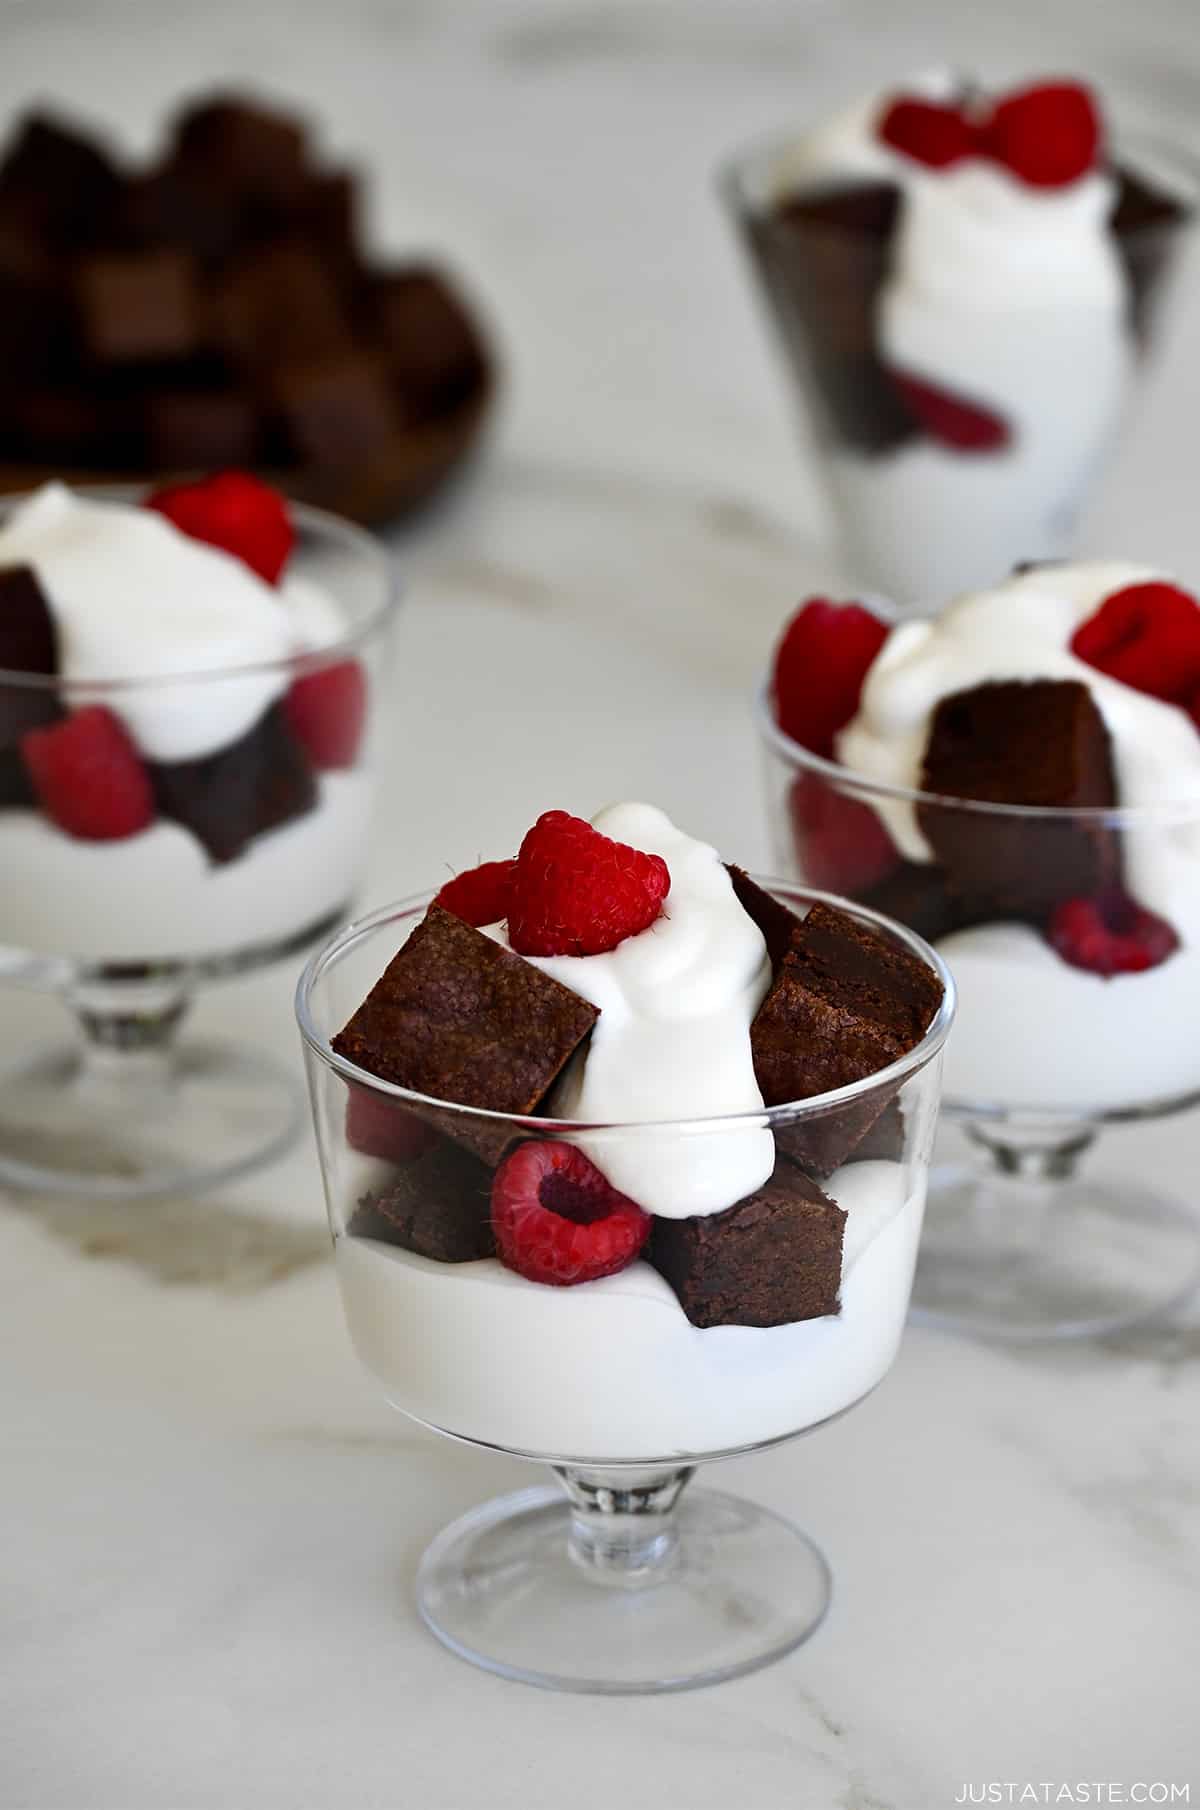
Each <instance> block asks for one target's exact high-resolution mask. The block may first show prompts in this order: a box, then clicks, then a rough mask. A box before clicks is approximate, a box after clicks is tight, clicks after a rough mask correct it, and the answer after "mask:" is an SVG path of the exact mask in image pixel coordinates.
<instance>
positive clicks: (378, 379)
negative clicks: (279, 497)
mask: <svg viewBox="0 0 1200 1810" xmlns="http://www.w3.org/2000/svg"><path fill="white" fill-rule="evenodd" d="M271 390H272V395H273V398H274V404H275V411H276V414H277V416H278V418H279V420H280V422H281V424H282V426H283V428H284V430H285V432H286V434H287V439H288V444H289V446H290V447H291V448H292V450H293V453H294V455H295V456H297V457H299V458H300V460H301V461H302V462H304V463H306V464H311V465H315V466H322V467H333V468H337V467H339V466H345V465H349V466H353V465H356V464H360V463H361V462H362V461H363V460H364V459H369V458H370V457H371V455H372V454H373V453H376V452H379V451H380V450H382V449H385V448H386V447H387V446H388V444H389V442H390V441H391V439H392V436H393V435H394V434H395V432H396V430H397V428H398V426H399V417H398V415H397V411H396V406H395V403H394V401H393V397H392V391H391V387H390V385H389V383H388V377H387V372H386V371H385V370H384V368H383V366H382V365H381V364H380V363H379V362H378V360H376V359H374V358H371V357H366V356H363V355H362V354H361V353H358V352H348V353H346V354H344V355H339V356H334V357H331V358H320V359H315V360H304V361H300V362H296V363H288V364H285V365H281V366H280V368H279V370H278V371H277V372H276V373H275V374H274V377H273V380H272V385H271Z"/></svg>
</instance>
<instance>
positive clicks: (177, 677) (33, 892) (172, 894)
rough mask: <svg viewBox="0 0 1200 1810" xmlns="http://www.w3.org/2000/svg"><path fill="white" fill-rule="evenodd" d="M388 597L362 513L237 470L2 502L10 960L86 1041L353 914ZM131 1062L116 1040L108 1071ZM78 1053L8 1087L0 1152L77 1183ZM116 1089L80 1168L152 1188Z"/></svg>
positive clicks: (2, 947)
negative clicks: (333, 512) (343, 512)
mask: <svg viewBox="0 0 1200 1810" xmlns="http://www.w3.org/2000/svg"><path fill="white" fill-rule="evenodd" d="M390 592H391V587H390V580H389V575H388V572H387V567H386V563H385V562H384V560H383V559H382V557H381V556H380V555H378V554H376V552H375V551H374V549H373V548H372V547H371V545H370V543H369V542H367V541H366V540H365V539H364V538H363V537H362V536H361V535H359V534H358V533H357V531H355V530H351V529H348V528H345V527H344V526H343V525H342V524H340V523H338V522H336V521H335V520H333V519H332V518H327V517H322V516H319V515H318V514H316V513H315V512H312V511H308V510H305V509H303V508H298V507H294V506H289V505H288V504H286V503H285V502H284V500H283V498H282V497H280V496H279V495H278V494H277V493H276V492H275V491H273V490H271V489H270V488H269V487H268V486H266V485H265V484H262V483H261V482H259V481H258V480H257V479H255V478H251V477H249V476H248V475H246V474H243V473H238V472H225V473H222V474H219V475H218V476H216V477H214V478H211V479H206V480H202V481H198V482H195V483H192V484H187V485H179V486H175V487H172V488H170V489H167V490H163V491H159V492H156V493H154V494H152V495H150V496H148V497H147V498H146V499H145V501H144V502H119V501H114V500H109V499H103V498H100V497H98V496H94V495H83V494H76V493H73V492H71V491H70V490H68V489H67V488H66V487H64V486H63V485H61V484H57V483H53V484H48V485H46V486H44V487H43V488H42V489H41V490H39V491H38V492H36V493H35V494H33V495H31V496H29V497H27V498H24V499H21V500H19V501H17V502H15V503H14V504H12V505H10V506H9V508H8V509H7V511H6V512H5V514H4V516H3V519H2V521H0V865H2V866H3V871H4V876H5V878H4V885H3V888H0V972H2V973H3V975H4V976H5V978H7V979H9V980H10V981H12V982H15V983H17V984H21V983H26V984H29V985H33V986H50V987H52V988H54V989H56V990H58V991H59V992H61V993H62V994H63V995H64V996H65V997H66V998H67V1000H68V1002H69V1003H72V1004H74V1005H76V1006H77V1007H78V1008H79V1010H80V1013H81V1016H82V1019H83V1022H84V1024H85V1027H86V1029H87V1033H88V1039H89V1043H91V1044H96V1043H98V1044H99V1045H101V1046H103V1047H104V1048H105V1049H107V1050H109V1051H111V1050H112V1049H113V1048H114V1047H115V1048H118V1049H126V1048H128V1047H130V1046H131V1045H138V1044H139V1043H141V1042H142V1041H143V1039H142V1037H141V1036H140V1035H139V1027H140V1029H141V1030H142V1031H144V1032H146V1033H147V1034H150V1033H151V1032H152V1031H154V1032H156V1033H157V1032H161V1031H163V1030H164V1029H165V1027H166V1025H167V1024H168V1023H171V1024H173V1023H174V1022H175V1021H176V1020H177V1019H178V1017H179V1014H180V1005H181V1002H182V999H183V997H184V996H185V995H186V994H187V993H188V992H189V991H190V989H191V987H192V986H193V985H194V984H196V983H197V982H198V981H201V980H205V979H211V978H214V977H216V976H218V975H220V974H221V973H224V972H232V971H235V970H238V969H241V968H248V967H253V966H257V965H259V964H261V963H263V962H266V961H268V960H271V959H274V958H276V957H278V956H279V955H284V954H287V953H288V952H289V951H291V950H293V949H297V948H299V947H301V946H302V945H303V944H304V943H305V942H307V941H309V940H311V939H312V938H313V937H315V936H317V935H319V934H320V933H321V932H322V930H324V929H327V928H328V927H329V926H330V925H331V923H332V922H334V921H336V919H337V918H338V917H339V916H341V915H342V914H343V913H344V911H345V909H346V906H347V903H348V900H349V898H350V896H351V894H352V891H353V887H354V884H355V880H356V876H357V873H358V869H359V867H360V864H361V861H362V858H363V855H364V852H365V845H366V833H367V822H368V811H369V806H370V797H371V783H370V759H369V748H368V737H367V730H368V726H369V716H370V707H371V672H372V668H373V667H374V666H375V664H376V663H377V661H378V658H379V654H380V651H381V647H382V641H383V637H384V634H385V631H386V628H387V624H388V620H389V618H390V615H391V594H390ZM119 1066H120V1065H119V1064H116V1063H114V1060H113V1059H112V1057H111V1055H109V1056H108V1057H106V1061H105V1068H106V1074H107V1075H108V1079H109V1081H110V1082H111V1081H113V1080H114V1078H115V1069H116V1068H117V1067H119ZM67 1070H68V1071H69V1073H70V1075H71V1076H72V1077H73V1079H72V1084H71V1086H69V1087H68V1086H66V1085H65V1076H66V1072H67V1071H60V1070H57V1069H54V1067H53V1065H52V1068H51V1070H50V1071H43V1070H40V1069H39V1070H38V1071H36V1073H34V1074H31V1073H30V1072H23V1073H22V1074H20V1075H17V1076H15V1077H9V1078H8V1079H7V1080H6V1081H4V1082H0V1166H3V1165H4V1164H6V1163H7V1162H8V1160H9V1158H10V1157H11V1159H12V1162H13V1164H14V1165H15V1167H14V1170H13V1179H16V1180H26V1181H28V1180H31V1179H33V1172H34V1171H35V1170H36V1169H37V1168H38V1166H39V1160H45V1161H46V1162H47V1163H48V1164H49V1167H48V1169H47V1177H48V1178H54V1179H55V1180H57V1181H58V1182H60V1183H61V1182H62V1180H63V1172H62V1171H61V1169H60V1166H59V1165H58V1164H56V1163H54V1162H52V1161H51V1160H50V1158H51V1155H52V1153H53V1150H54V1148H55V1143H54V1140H55V1139H57V1140H58V1143H57V1148H58V1150H59V1151H60V1152H61V1151H62V1150H63V1149H64V1144H63V1141H62V1140H63V1139H64V1137H66V1138H67V1140H68V1142H69V1137H70V1132H69V1126H68V1121H69V1120H70V1118H71V1113H72V1110H73V1106H72V1102H74V1104H75V1105H78V1106H80V1108H81V1109H82V1095H83V1094H84V1093H86V1092H87V1091H88V1089H87V1087H86V1086H85V1085H84V1077H83V1075H82V1073H81V1072H79V1071H78V1070H77V1067H72V1066H71V1064H70V1063H69V1062H68V1065H67ZM51 1073H56V1074H58V1081H57V1082H56V1083H54V1082H51V1081H50V1079H49V1076H50V1074H51ZM243 1079H244V1077H243ZM271 1086H272V1089H274V1090H276V1091H277V1090H278V1083H276V1082H275V1081H274V1080H272V1083H271ZM119 1104H120V1097H119V1096H118V1098H117V1100H116V1101H114V1100H113V1099H111V1098H110V1099H108V1100H107V1101H106V1105H105V1110H104V1112H103V1114H102V1118H103V1119H104V1120H105V1121H106V1123H107V1125H108V1127H109V1131H107V1132H106V1133H105V1139H102V1140H101V1144H102V1145H104V1144H105V1142H106V1140H107V1147H108V1148H109V1150H110V1155H112V1166H111V1173H108V1171H107V1165H108V1159H107V1158H105V1157H104V1155H103V1150H102V1148H100V1147H98V1148H96V1149H94V1150H93V1151H92V1157H93V1158H94V1159H95V1160H94V1164H93V1167H92V1169H91V1171H90V1180H89V1181H88V1183H87V1185H88V1186H92V1185H101V1186H103V1184H104V1183H105V1180H106V1175H107V1179H108V1180H111V1181H112V1182H113V1184H114V1186H116V1185H121V1184H122V1182H123V1183H124V1184H127V1186H128V1189H130V1190H132V1191H134V1192H137V1191H138V1190H139V1187H141V1186H142V1185H146V1186H148V1185H149V1183H150V1180H151V1179H152V1178H153V1177H157V1176H158V1173H159V1171H158V1165H157V1163H156V1162H154V1161H149V1165H148V1167H147V1168H146V1169H142V1168H140V1167H139V1165H138V1164H137V1163H136V1162H135V1161H133V1160H132V1159H131V1158H130V1154H129V1151H128V1150H125V1151H124V1154H123V1155H121V1157H120V1160H117V1157H116V1155H115V1154H113V1151H114V1146H113V1144H112V1139H115V1140H116V1143H117V1144H118V1145H119V1144H120V1143H121V1138H122V1128H121V1127H120V1125H119V1124H118V1123H116V1122H115V1117H119V1116H121V1115H120V1114H117V1115H115V1116H114V1111H113V1108H114V1106H119ZM192 1105H193V1107H194V1106H195V1105H196V1102H195V1101H193V1102H192ZM134 1116H135V1117H136V1116H137V1115H134ZM290 1116H291V1115H290V1109H289V1117H290ZM200 1120H201V1121H202V1120H203V1114H201V1115H200ZM269 1122H270V1115H268V1119H267V1120H266V1121H264V1123H265V1124H269ZM161 1126H162V1119H161V1117H160V1116H157V1115H156V1132H155V1135H158V1132H159V1131H160V1130H161ZM77 1128H78V1127H77ZM126 1129H128V1128H126ZM209 1129H210V1130H211V1129H212V1128H211V1126H210V1127H209ZM244 1135H246V1136H248V1137H251V1138H253V1137H254V1135H255V1134H254V1133H253V1132H252V1130H251V1128H250V1126H249V1124H247V1125H246V1126H245V1127H244ZM39 1137H44V1139H45V1140H48V1143H47V1147H46V1150H45V1151H44V1152H43V1158H42V1159H39V1157H38V1155H37V1153H36V1151H35V1150H33V1148H32V1146H34V1145H36V1144H37V1141H38V1139H39ZM85 1141H86V1140H85ZM235 1143H236V1139H235ZM215 1148H216V1147H210V1149H209V1153H208V1156H209V1160H210V1161H211V1160H213V1157H214V1149H215ZM228 1158H229V1151H228V1149H226V1150H225V1151H223V1152H221V1153H220V1160H221V1162H222V1163H223V1164H224V1163H225V1162H226V1161H227V1160H228Z"/></svg>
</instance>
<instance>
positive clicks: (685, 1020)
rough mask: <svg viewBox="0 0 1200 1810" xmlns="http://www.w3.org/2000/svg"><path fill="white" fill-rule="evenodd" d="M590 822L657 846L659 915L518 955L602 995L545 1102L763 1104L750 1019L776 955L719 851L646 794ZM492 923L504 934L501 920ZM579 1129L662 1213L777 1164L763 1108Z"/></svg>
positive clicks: (760, 1177)
mask: <svg viewBox="0 0 1200 1810" xmlns="http://www.w3.org/2000/svg"><path fill="white" fill-rule="evenodd" d="M592 823H593V827H594V828H595V829H597V830H599V831H600V832H601V834H602V835H605V836H611V837H613V838H614V839H615V840H616V841H618V842H624V843H628V844H630V845H631V846H632V847H634V848H638V849H641V850H643V851H644V852H645V853H646V854H651V855H661V856H662V857H663V859H664V860H665V861H666V863H667V867H668V868H669V870H670V874H671V890H670V892H669V894H668V895H667V899H666V902H665V905H664V907H663V911H662V913H661V915H660V916H659V917H658V919H657V920H656V921H655V923H653V924H652V925H651V926H650V928H649V929H648V930H643V931H642V932H641V933H640V934H639V935H637V936H632V937H628V938H626V940H625V941H624V942H623V943H621V944H620V945H619V946H618V947H617V948H616V949H613V950H612V951H611V952H610V953H609V954H607V955H582V956H580V955H552V956H531V957H528V958H527V959H529V960H531V961H532V962H533V963H534V965H535V966H536V967H538V968H541V969H542V970H543V971H544V972H545V973H546V974H550V975H552V976H553V977H554V979H555V980H558V981H561V982H562V984H563V986H565V987H570V988H571V990H572V992H574V993H579V994H581V995H582V997H583V998H584V999H589V1000H591V1002H592V1004H593V1005H595V1006H598V1007H599V1008H600V1018H599V1021H598V1022H597V1024H596V1028H595V1030H594V1031H593V1032H592V1035H591V1037H590V1039H589V1041H588V1043H587V1046H586V1047H585V1049H584V1050H583V1052H582V1054H581V1056H580V1057H578V1058H576V1060H575V1061H574V1062H572V1063H571V1064H570V1066H569V1067H568V1069H567V1071H566V1074H565V1075H564V1077H563V1079H562V1081H561V1082H560V1084H559V1086H558V1088H557V1090H556V1092H555V1094H554V1095H553V1097H552V1098H551V1101H550V1111H551V1113H552V1114H553V1115H554V1116H556V1117H562V1118H567V1119H583V1120H586V1121H587V1122H589V1123H591V1124H595V1125H606V1124H612V1125H628V1124H637V1123H646V1122H648V1121H654V1120H664V1121H665V1120H673V1119H674V1120H678V1119H705V1118H710V1117H714V1116H724V1115H728V1114H734V1113H753V1112H755V1111H756V1110H761V1109H762V1105H763V1097H762V1094H761V1092H760V1090H759V1086H758V1083H757V1081H756V1080H755V1078H754V1061H753V1057H752V1055H751V1051H750V1025H751V1022H752V1021H753V1019H754V1016H755V1013H756V1012H757V1011H758V1008H759V1006H760V1005H761V1004H762V1001H763V999H764V997H765V995H766V993H767V990H768V988H769V987H770V984H771V964H770V960H769V958H768V956H767V948H766V944H765V942H764V940H763V936H762V932H761V931H760V930H759V928H758V926H757V924H755V922H754V921H753V919H752V918H751V917H749V916H748V914H747V913H746V911H745V910H744V909H743V907H742V905H741V904H740V902H739V901H738V898H737V896H736V894H735V893H734V890H733V885H732V883H731V881H730V878H729V875H728V873H727V872H726V871H725V867H724V864H723V862H722V860H721V857H720V856H719V855H718V853H717V851H716V849H714V848H711V847H710V846H709V845H708V843H706V842H698V841H696V840H695V839H694V838H693V837H691V836H686V835H684V833H683V832H682V831H681V830H677V829H676V828H675V826H674V824H672V823H671V821H670V819H669V818H668V817H667V816H666V815H665V814H664V813H663V812H662V811H659V810H656V809H655V808H654V806H653V805H647V804H617V805H610V806H609V807H608V808H607V809H606V810H603V811H600V812H599V813H598V814H597V815H596V816H595V817H594V818H593V819H592ZM488 934H489V935H491V936H493V937H494V938H495V939H496V941H498V942H501V943H504V944H505V946H507V937H506V935H505V933H504V931H503V928H502V927H501V926H499V925H493V926H491V927H490V928H489V932H488ZM575 1141H576V1142H577V1143H578V1144H579V1145H580V1147H581V1148H582V1149H583V1150H584V1151H586V1153H587V1155H588V1156H589V1157H590V1158H591V1160H592V1161H593V1162H594V1163H595V1164H596V1166H597V1167H598V1168H600V1169H602V1170H603V1172H604V1174H605V1175H606V1176H607V1177H608V1179H609V1181H610V1182H611V1183H612V1185H613V1186H614V1187H615V1188H617V1189H619V1190H620V1192H621V1193H623V1194H627V1195H628V1196H629V1197H630V1199H631V1200H635V1201H637V1203H638V1205H639V1206H641V1207H643V1208H644V1209H645V1210H646V1212H648V1213H658V1214H660V1215H661V1216H662V1217H663V1218H664V1219H688V1218H692V1217H695V1216H697V1215H700V1214H704V1213H719V1212H721V1211H722V1210H723V1209H724V1208H726V1207H730V1206H732V1205H733V1204H734V1203H735V1202H736V1201H739V1200H743V1199H745V1197H746V1195H748V1194H753V1193H754V1191H755V1189H756V1188H759V1187H761V1186H762V1184H763V1182H765V1181H766V1179H767V1177H768V1176H769V1175H770V1174H771V1171H772V1169H773V1168H774V1166H775V1140H774V1138H773V1137H772V1136H771V1133H770V1130H769V1129H768V1128H767V1125H766V1122H765V1120H764V1122H763V1123H762V1124H761V1125H753V1124H752V1125H750V1126H738V1127H736V1128H734V1129H725V1130H719V1129H718V1130H714V1131H697V1132H696V1133H695V1134H694V1135H691V1136H689V1137H687V1138H682V1137H680V1135H679V1134H678V1132H676V1131H670V1132H666V1133H663V1134H661V1135H659V1136H656V1135H655V1134H654V1133H653V1132H651V1131H647V1132H645V1133H634V1134H630V1133H629V1132H627V1131H624V1132H621V1133H618V1134H616V1135H613V1136H608V1137H606V1136H605V1134H604V1132H603V1131H596V1132H589V1133H581V1134H579V1135H578V1136H577V1137H576V1139H575Z"/></svg>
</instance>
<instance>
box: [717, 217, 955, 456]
mask: <svg viewBox="0 0 1200 1810" xmlns="http://www.w3.org/2000/svg"><path fill="white" fill-rule="evenodd" d="M899 207H900V191H899V189H898V188H897V187H896V186H895V185H894V184H892V183H863V184H857V185H853V186H847V187H843V188H838V189H832V190H830V189H827V190H825V191H823V192H822V193H819V194H812V195H796V196H792V197H789V198H788V199H787V200H785V201H784V202H783V203H782V204H781V205H780V206H778V207H777V208H775V209H774V210H772V211H771V212H769V213H766V214H763V215H761V216H760V217H759V218H758V220H757V221H756V222H755V223H754V225H753V226H752V227H751V228H750V250H751V254H752V256H754V257H755V258H756V260H757V262H758V263H759V265H760V267H761V269H762V272H763V276H764V278H765V280H766V283H767V288H768V290H769V293H770V295H771V298H772V302H773V304H774V320H775V326H776V328H777V330H778V331H779V332H780V333H781V334H782V336H783V338H784V340H785V341H786V344H787V350H788V354H789V357H790V358H791V359H793V360H794V361H796V362H797V363H799V364H800V365H801V366H802V367H803V368H805V369H806V370H807V371H808V372H809V374H810V376H811V378H812V382H813V384H814V387H815V389H816V393H817V395H818V396H819V397H820V399H821V401H822V403H823V404H824V407H825V410H826V412H827V413H828V415H829V418H830V422H831V424H832V426H833V428H834V431H835V432H836V434H837V436H838V438H839V439H840V440H841V441H842V442H843V444H844V445H846V446H849V447H852V448H854V449H855V450H857V451H859V452H863V453H868V454H871V453H886V452H890V451H892V450H894V449H895V448H896V447H899V446H902V445H904V443H905V442H906V441H908V440H911V439H913V438H915V436H916V435H917V433H918V432H919V427H918V424H917V423H916V421H915V420H914V419H913V417H912V415H911V413H910V411H909V410H908V409H907V408H906V407H905V405H904V402H903V401H902V399H901V397H900V395H899V394H898V392H897V390H896V386H895V385H894V384H893V383H892V381H891V379H890V377H889V376H888V374H887V371H886V370H885V369H884V366H883V362H882V360H881V359H880V356H879V352H878V349H877V334H876V318H875V317H876V307H877V303H878V299H879V294H880V291H881V289H882V287H883V284H884V280H885V278H886V276H887V273H888V268H889V259H890V254H891V243H892V235H893V233H894V230H895V224H896V217H897V214H898V212H899Z"/></svg>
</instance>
